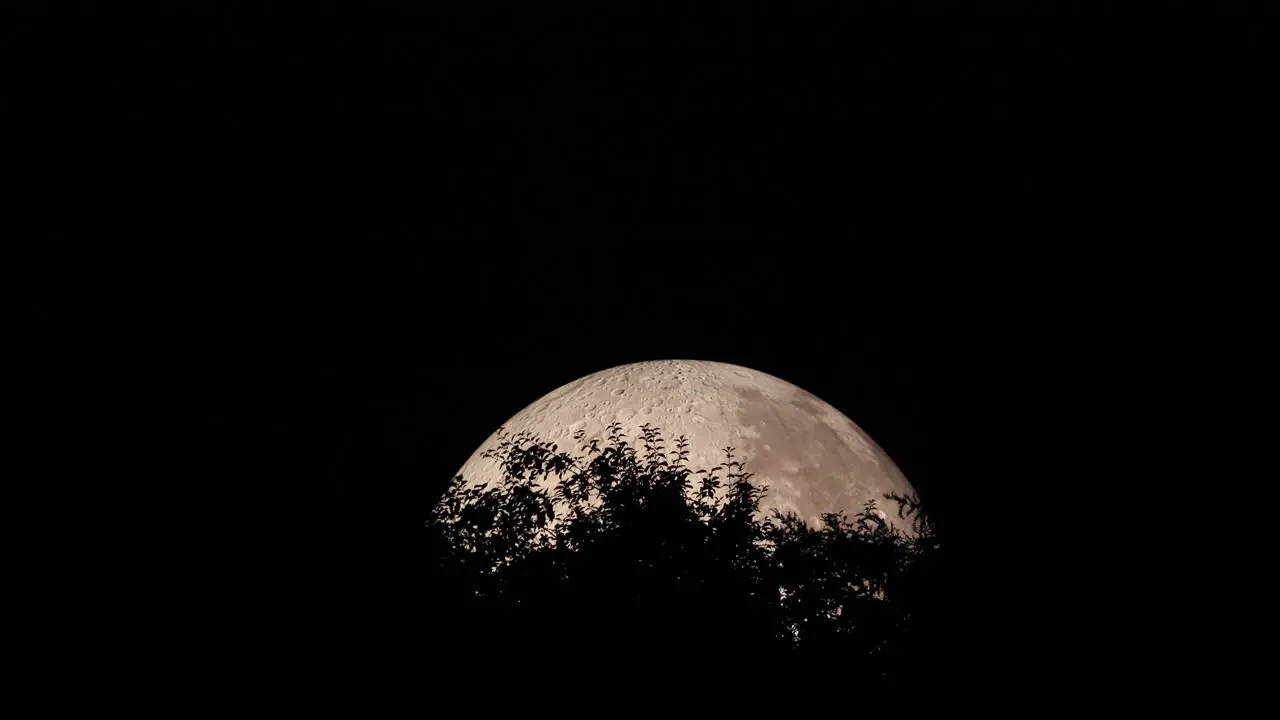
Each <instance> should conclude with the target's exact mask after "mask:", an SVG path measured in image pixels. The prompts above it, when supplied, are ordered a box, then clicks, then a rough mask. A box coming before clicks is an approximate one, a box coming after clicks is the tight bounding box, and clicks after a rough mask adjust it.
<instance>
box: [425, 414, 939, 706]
mask: <svg viewBox="0 0 1280 720" xmlns="http://www.w3.org/2000/svg"><path fill="white" fill-rule="evenodd" d="M577 439H578V440H582V439H583V438H582V435H581V434H579V435H578V436H577ZM688 454H689V453H688V449H687V443H686V440H685V438H684V437H680V438H677V439H676V440H675V443H674V447H672V448H670V449H668V447H667V446H666V445H665V443H664V440H663V437H662V435H661V433H660V432H659V431H658V430H657V429H656V428H653V427H650V426H648V425H646V426H642V433H641V435H640V437H639V438H637V439H636V440H635V442H634V444H633V443H632V441H630V440H629V439H628V438H627V437H626V436H625V435H623V433H622V431H621V429H620V427H619V426H618V425H617V424H614V425H611V426H610V427H609V428H608V433H607V437H606V438H605V440H604V441H603V443H601V442H598V441H594V440H593V441H591V442H590V443H587V442H583V443H582V444H581V447H580V453H579V454H577V455H575V454H572V453H570V452H567V451H565V450H563V449H561V448H559V447H557V446H556V445H553V444H550V443H547V442H544V441H541V440H539V439H538V438H536V437H534V436H531V435H528V434H524V433H519V434H514V435H511V434H508V433H505V432H503V433H500V436H499V442H498V444H497V446H496V447H495V448H493V449H491V450H489V451H487V453H486V455H487V456H488V457H490V458H492V459H494V460H496V461H497V462H499V463H500V464H501V467H502V468H503V469H504V471H505V472H504V478H503V479H502V480H501V481H500V482H499V483H498V484H497V485H494V486H487V485H472V484H468V483H467V482H466V481H465V480H464V478H462V477H461V476H458V477H456V478H454V481H453V483H452V484H451V485H450V486H449V488H448V490H447V491H446V492H445V494H444V496H443V497H442V498H441V499H440V502H439V504H438V505H437V507H436V508H435V510H434V512H433V514H432V516H431V518H430V520H429V521H428V523H427V526H428V529H429V533H430V537H431V542H432V553H431V555H432V567H431V572H432V573H434V574H435V577H434V578H433V579H434V580H435V582H433V583H432V586H433V587H434V588H436V592H438V593H440V594H442V595H443V596H444V597H437V598H436V601H437V602H440V601H443V607H445V608H447V610H445V612H443V613H442V614H441V615H440V617H441V620H440V621H439V623H438V624H437V625H438V626H437V627H435V628H432V630H431V632H430V636H431V637H432V639H433V641H435V642H436V643H439V644H440V645H443V646H444V647H445V648H446V649H447V652H446V657H451V658H453V659H455V660H460V661H462V662H461V665H460V666H461V667H473V666H474V667H482V666H485V665H489V664H492V663H493V658H495V657H497V658H513V659H514V658H521V657H526V656H528V654H530V653H532V656H533V657H537V658H539V660H540V662H553V663H554V662H556V661H565V662H569V663H570V664H568V665H558V664H553V665H549V666H548V667H557V668H563V669H564V671H565V672H571V673H576V674H579V675H581V674H583V673H587V674H593V673H594V674H595V677H594V679H593V680H592V682H593V683H598V682H599V680H600V677H601V675H602V674H603V675H606V676H607V675H608V674H609V673H611V672H614V673H617V676H616V678H615V679H618V680H619V681H622V680H623V679H624V678H625V679H626V681H627V682H629V681H631V680H634V679H635V678H638V677H642V676H643V674H644V672H645V671H646V669H647V670H655V669H656V668H654V667H653V665H654V664H655V663H656V664H658V665H660V666H661V667H662V669H663V670H662V672H674V671H677V670H681V669H683V670H688V671H690V672H695V673H696V672H714V671H715V669H716V668H720V669H724V668H728V667H737V668H739V669H747V668H757V667H765V666H768V667H772V668H774V669H773V670H772V671H771V672H774V673H777V672H782V671H802V669H805V668H817V667H823V668H826V669H828V670H836V671H839V672H841V673H850V674H851V675H850V677H855V678H856V677H866V678H878V679H879V680H881V681H886V682H887V681H890V680H895V679H897V678H899V677H901V676H902V675H903V673H906V672H909V671H910V669H909V667H908V661H909V660H910V658H911V656H912V655H913V654H914V653H916V652H920V651H921V646H920V644H919V643H918V642H917V638H916V637H915V635H916V634H917V630H916V625H917V622H916V621H917V615H918V614H919V610H920V608H921V607H923V605H922V604H921V603H920V602H919V601H920V600H921V599H922V597H923V596H924V595H927V594H928V593H929V592H931V591H932V588H931V587H930V584H931V583H930V579H929V577H928V572H927V569H928V567H929V562H930V559H931V556H932V555H934V554H935V552H936V550H937V548H938V547H939V542H938V539H937V535H936V533H935V531H934V528H933V525H932V524H931V523H930V522H929V519H928V517H927V516H926V515H924V514H923V513H922V512H921V508H920V503H919V501H918V499H917V498H915V497H893V496H890V497H887V498H886V499H887V500H889V501H893V502H896V503H897V505H898V512H899V513H900V515H901V516H902V517H903V518H907V519H910V520H911V521H912V526H913V531H912V532H911V533H904V532H902V531H901V530H898V529H895V528H894V527H892V526H891V525H890V524H889V523H887V522H886V521H885V520H884V519H882V518H881V517H880V516H879V515H878V514H877V513H876V512H875V507H874V503H869V504H868V506H867V507H866V508H865V509H864V511H863V512H860V513H858V514H857V515H856V516H855V517H853V518H848V517H846V516H844V515H842V514H829V515H826V516H824V517H823V522H822V524H821V526H820V527H811V526H809V525H807V524H806V523H805V522H804V521H803V520H801V519H800V518H798V517H796V516H795V515H793V514H787V515H783V514H780V513H778V512H777V511H776V510H775V511H773V514H772V517H765V516H764V515H763V514H762V513H760V512H759V503H760V500H761V498H762V496H763V495H764V492H765V491H764V489H762V488H761V487H759V486H758V485H756V484H754V483H752V482H751V476H752V475H751V473H750V472H748V471H747V470H746V462H745V461H744V460H743V459H741V458H739V457H737V456H736V455H735V454H734V451H733V448H726V449H725V451H724V461H723V462H721V463H720V464H718V465H716V466H714V467H711V468H699V469H694V468H691V467H689V465H688V463H687V458H688ZM833 660H838V662H832V661H833ZM467 661H470V664H469V663H468V662H467ZM698 668H701V670H699V669H698Z"/></svg>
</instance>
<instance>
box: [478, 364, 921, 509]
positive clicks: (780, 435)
mask: <svg viewBox="0 0 1280 720" xmlns="http://www.w3.org/2000/svg"><path fill="white" fill-rule="evenodd" d="M614 421H617V422H619V423H620V424H621V425H622V430H623V432H624V433H625V434H626V436H627V439H628V441H629V442H631V443H632V444H633V445H636V444H637V443H636V442H635V440H636V439H637V438H638V437H639V435H640V426H641V425H644V424H645V423H648V424H650V425H652V426H655V427H657V428H658V429H660V430H661V431H662V435H663V438H664V441H665V445H666V448H667V450H668V451H670V450H671V448H672V446H673V445H674V444H675V443H674V440H675V438H676V437H677V436H679V435H682V434H683V435H685V436H686V438H687V440H688V443H689V448H688V449H689V466H690V467H692V468H693V469H699V468H709V467H711V466H712V465H715V464H717V463H720V462H722V461H723V460H724V448H725V447H726V446H732V447H733V448H734V449H735V455H736V456H737V457H738V458H739V459H745V460H746V463H747V467H746V469H747V471H748V472H752V473H755V475H754V476H753V477H752V481H753V482H755V483H758V484H759V485H760V486H762V487H763V488H764V489H765V491H766V492H765V495H764V497H763V498H762V499H761V501H760V511H761V514H762V515H764V516H768V515H769V514H770V511H772V510H774V509H777V510H780V511H782V512H784V513H785V512H788V511H791V512H795V513H796V514H797V515H798V516H799V517H800V518H802V519H804V520H805V522H807V523H809V524H811V525H817V524H818V523H819V522H820V521H821V516H822V514H823V513H827V512H844V513H846V514H847V515H848V516H849V517H850V518H852V517H853V516H854V515H855V514H857V513H859V512H861V511H862V510H863V508H864V505H865V503H866V502H867V501H868V500H875V501H876V502H877V505H878V507H879V511H878V512H879V514H880V515H881V517H883V518H885V519H886V520H887V521H888V522H889V523H890V524H891V525H893V526H895V527H898V528H900V529H902V530H904V531H907V530H910V528H909V525H910V522H909V521H908V520H903V519H900V518H899V517H898V516H897V512H896V506H895V505H894V503H892V501H889V500H886V499H885V498H884V494H885V493H890V492H892V493H899V494H904V495H910V494H912V493H913V492H914V491H913V489H912V487H911V484H910V483H909V482H908V481H907V479H906V477H904V476H903V474H902V472H901V471H900V470H899V469H898V466H897V465H895V464H894V462H893V460H891V459H890V458H889V456H888V454H886V453H885V452H884V450H882V449H881V448H880V446H879V445H877V444H876V443H875V442H874V441H873V440H872V439H871V438H870V437H868V436H867V434H866V433H865V432H863V431H862V429H861V428H859V427H858V426H857V425H856V424H854V422H853V421H852V420H850V419H849V418H847V417H845V416H844V415H842V414H841V413H840V411H838V410H836V409H835V408H834V407H832V406H831V405H829V404H828V403H826V402H823V401H822V400H821V399H819V398H818V397H816V396H814V395H813V394H811V393H809V392H807V391H805V390H802V389H801V388H799V387H796V386H795V385H792V384H791V383H789V382H786V381H785V380H781V379H779V378H776V377H774V376H772V375H769V374H766V373H763V372H760V371H758V370H752V369H749V368H745V367H740V366H738V365H730V364H727V363H721V362H711V361H705V360H654V361H645V362H637V363H631V364H627V365H620V366H617V367H612V368H608V369H606V370H601V371H599V372H596V373H592V374H591V375H587V376H585V377H582V378H579V379H577V380H574V381H573V382H570V383H568V384H566V385H563V386H561V387H559V388H557V389H555V390H553V391H551V392H549V393H547V394H546V395H544V396H542V397H541V398H538V399H537V400H535V401H534V402H533V403H531V404H529V405H528V406H526V407H525V408H524V409H523V410H521V411H520V412H518V413H516V414H515V415H514V416H513V417H512V418H511V419H510V420H508V421H507V422H506V423H503V425H502V428H504V429H505V430H506V431H508V432H509V433H518V432H521V431H527V432H529V433H532V434H533V435H535V436H537V437H538V439H540V440H545V441H548V442H553V443H556V444H557V445H558V446H559V449H560V450H568V451H570V452H571V453H572V454H578V453H577V451H578V449H579V447H580V446H581V445H582V444H583V443H589V442H590V441H591V440H592V439H600V440H601V444H603V441H604V439H605V432H606V428H607V426H608V425H609V424H610V423H611V422H614ZM579 430H582V431H583V432H584V433H585V437H584V438H583V439H582V440H581V441H578V440H574V438H573V435H574V434H575V433H576V432H577V431H579ZM496 432H497V430H496V429H495V434H494V435H491V436H490V437H489V439H488V440H487V441H486V442H485V443H484V444H483V445H481V446H480V447H479V448H477V449H476V451H475V452H474V453H472V455H471V457H470V458H469V459H468V460H467V461H466V463H465V464H463V466H462V468H461V470H459V474H461V475H462V476H463V481H464V482H465V483H466V484H468V485H472V484H479V483H484V482H488V483H491V484H493V483H496V482H497V481H499V480H501V478H502V471H501V468H500V467H499V465H498V463H497V461H496V460H494V459H491V458H484V457H481V454H482V453H483V452H484V451H485V450H486V449H488V448H490V447H492V446H493V445H494V444H495V442H496V440H497V437H496ZM886 511H887V512H886Z"/></svg>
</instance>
